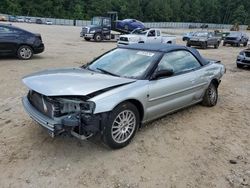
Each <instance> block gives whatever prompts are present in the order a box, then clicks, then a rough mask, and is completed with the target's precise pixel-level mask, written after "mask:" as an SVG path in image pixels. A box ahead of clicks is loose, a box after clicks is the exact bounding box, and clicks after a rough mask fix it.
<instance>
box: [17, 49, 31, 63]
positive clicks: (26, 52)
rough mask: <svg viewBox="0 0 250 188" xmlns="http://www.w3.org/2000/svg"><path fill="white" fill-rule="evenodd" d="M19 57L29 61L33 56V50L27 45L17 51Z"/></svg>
mask: <svg viewBox="0 0 250 188" xmlns="http://www.w3.org/2000/svg"><path fill="white" fill-rule="evenodd" d="M17 56H18V58H19V59H22V60H28V59H30V58H32V56H33V50H32V48H31V47H29V46H27V45H22V46H20V47H19V48H18V50H17Z"/></svg>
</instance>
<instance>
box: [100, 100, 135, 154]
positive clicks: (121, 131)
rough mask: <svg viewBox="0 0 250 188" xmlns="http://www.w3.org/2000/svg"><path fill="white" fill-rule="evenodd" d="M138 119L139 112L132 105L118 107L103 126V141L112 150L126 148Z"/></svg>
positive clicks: (125, 104)
mask: <svg viewBox="0 0 250 188" xmlns="http://www.w3.org/2000/svg"><path fill="white" fill-rule="evenodd" d="M139 117H140V116H139V112H138V110H137V108H136V107H135V106H134V105H133V104H132V103H129V102H126V103H122V104H120V105H118V106H117V107H116V108H115V109H114V110H113V111H112V112H111V114H110V116H109V120H108V122H107V124H106V125H105V126H104V130H103V141H104V142H105V143H106V144H107V145H108V146H109V147H110V148H113V149H119V148H122V147H125V146H127V145H128V144H129V143H130V141H131V140H132V139H133V137H134V136H135V134H136V131H137V129H138V127H139V121H140V118H139Z"/></svg>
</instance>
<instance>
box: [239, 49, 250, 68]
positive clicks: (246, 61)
mask: <svg viewBox="0 0 250 188" xmlns="http://www.w3.org/2000/svg"><path fill="white" fill-rule="evenodd" d="M236 64H237V67H238V68H243V67H244V66H248V67H250V47H249V48H248V49H246V50H243V51H241V52H240V54H239V55H238V57H237V61H236Z"/></svg>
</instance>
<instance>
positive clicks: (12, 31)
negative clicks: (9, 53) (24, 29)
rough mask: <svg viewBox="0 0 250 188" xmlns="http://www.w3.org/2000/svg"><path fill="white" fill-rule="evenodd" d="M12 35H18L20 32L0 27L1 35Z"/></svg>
mask: <svg viewBox="0 0 250 188" xmlns="http://www.w3.org/2000/svg"><path fill="white" fill-rule="evenodd" d="M10 33H18V31H17V30H15V29H13V28H8V27H1V26H0V34H10Z"/></svg>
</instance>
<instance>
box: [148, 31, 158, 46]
mask: <svg viewBox="0 0 250 188" xmlns="http://www.w3.org/2000/svg"><path fill="white" fill-rule="evenodd" d="M158 39H159V37H158V36H157V32H156V30H155V29H151V30H149V32H148V35H147V40H146V43H159V42H160V41H159V40H158Z"/></svg>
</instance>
